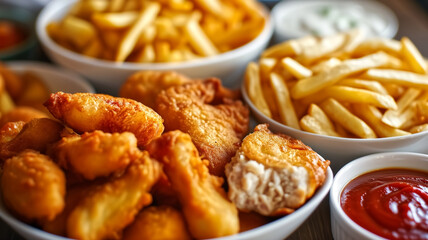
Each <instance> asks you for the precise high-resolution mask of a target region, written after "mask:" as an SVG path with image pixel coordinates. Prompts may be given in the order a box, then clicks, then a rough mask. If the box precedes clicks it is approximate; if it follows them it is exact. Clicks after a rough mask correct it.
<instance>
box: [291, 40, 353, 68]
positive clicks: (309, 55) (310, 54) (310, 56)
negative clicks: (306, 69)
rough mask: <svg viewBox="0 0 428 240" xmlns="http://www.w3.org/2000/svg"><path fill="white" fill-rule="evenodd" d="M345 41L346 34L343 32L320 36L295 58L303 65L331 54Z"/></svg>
mask: <svg viewBox="0 0 428 240" xmlns="http://www.w3.org/2000/svg"><path fill="white" fill-rule="evenodd" d="M345 42H346V34H344V33H342V34H335V35H331V36H328V37H324V38H321V39H320V40H318V41H317V43H316V44H314V45H311V46H308V47H305V48H303V49H302V53H301V54H299V56H298V57H297V58H296V59H297V61H299V62H301V63H303V64H305V65H309V64H311V63H313V62H315V61H317V60H319V59H322V58H325V57H327V56H329V55H331V54H333V53H334V52H335V51H337V50H338V49H339V48H340V47H342V46H343V45H344V44H345Z"/></svg>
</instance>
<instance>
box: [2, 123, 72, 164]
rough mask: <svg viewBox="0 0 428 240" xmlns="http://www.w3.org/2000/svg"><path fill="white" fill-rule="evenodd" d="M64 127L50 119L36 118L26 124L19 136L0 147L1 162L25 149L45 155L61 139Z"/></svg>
mask: <svg viewBox="0 0 428 240" xmlns="http://www.w3.org/2000/svg"><path fill="white" fill-rule="evenodd" d="M63 129H64V125H62V124H61V123H59V122H58V121H55V120H52V119H49V118H35V119H33V120H31V121H29V122H28V123H26V124H25V125H24V126H23V128H22V130H21V131H20V132H19V134H17V135H16V137H14V138H13V139H11V140H10V141H8V142H6V143H4V144H1V145H0V160H1V159H3V160H5V159H7V158H10V157H12V156H15V155H17V154H18V153H20V152H21V151H23V150H25V149H33V150H37V151H39V152H42V153H44V152H45V150H46V148H47V146H48V145H49V144H51V143H54V142H56V141H58V140H60V139H61V137H60V134H61V131H62V130H63Z"/></svg>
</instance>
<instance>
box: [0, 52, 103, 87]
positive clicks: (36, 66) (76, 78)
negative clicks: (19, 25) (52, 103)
mask: <svg viewBox="0 0 428 240" xmlns="http://www.w3.org/2000/svg"><path fill="white" fill-rule="evenodd" d="M5 64H6V66H8V67H9V68H11V69H12V70H17V69H20V68H22V69H25V70H24V71H31V72H35V73H41V76H40V77H41V80H42V81H44V82H45V83H46V84H47V85H48V86H47V87H48V88H49V87H50V86H49V84H48V81H49V80H46V81H45V80H44V79H45V78H44V77H43V73H49V74H52V75H58V76H64V77H65V78H66V79H67V81H69V82H73V84H76V85H77V86H78V87H79V88H82V89H85V90H86V92H88V93H95V92H96V91H95V89H94V87H93V86H92V85H91V84H90V83H89V82H88V81H86V80H85V79H84V78H82V77H81V76H80V75H78V74H76V73H74V72H72V71H70V70H68V69H65V68H63V67H61V66H57V65H52V64H48V63H45V62H38V61H27V60H22V61H21V60H18V61H15V60H13V61H7V62H5ZM18 71H21V70H18ZM60 80H61V79H60ZM60 80H59V81H60Z"/></svg>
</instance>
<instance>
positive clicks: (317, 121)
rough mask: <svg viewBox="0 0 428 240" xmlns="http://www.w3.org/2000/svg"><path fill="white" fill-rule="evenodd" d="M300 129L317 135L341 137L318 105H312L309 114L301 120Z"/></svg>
mask: <svg viewBox="0 0 428 240" xmlns="http://www.w3.org/2000/svg"><path fill="white" fill-rule="evenodd" d="M300 127H301V128H302V129H303V130H305V131H307V132H311V133H317V134H322V135H327V136H334V137H339V136H340V135H339V133H337V132H336V130H335V129H334V125H333V123H332V122H331V121H330V119H329V118H328V117H327V115H326V114H325V113H324V111H323V110H322V109H321V108H320V107H318V105H316V104H311V105H310V106H309V109H308V114H307V115H305V116H303V117H302V118H301V119H300Z"/></svg>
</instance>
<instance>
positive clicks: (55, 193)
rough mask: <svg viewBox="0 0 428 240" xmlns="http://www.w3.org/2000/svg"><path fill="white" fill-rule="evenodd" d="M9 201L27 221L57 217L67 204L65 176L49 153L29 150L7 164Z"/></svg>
mask: <svg viewBox="0 0 428 240" xmlns="http://www.w3.org/2000/svg"><path fill="white" fill-rule="evenodd" d="M0 183H1V190H2V195H3V200H4V203H5V205H6V206H7V207H8V208H9V210H11V211H12V212H13V213H16V214H17V215H18V216H19V217H20V218H21V219H22V220H24V221H29V222H31V221H34V220H35V221H46V220H52V219H54V218H55V217H56V216H57V215H58V214H59V213H61V211H62V210H63V208H64V206H65V200H64V199H65V191H66V190H65V176H64V173H63V172H62V170H61V169H60V168H59V166H57V165H56V164H55V163H54V162H53V161H52V160H51V159H50V158H49V157H48V156H47V155H44V154H41V153H39V152H37V151H34V150H30V149H28V150H25V151H23V152H21V153H19V154H18V155H17V156H14V157H12V158H9V159H7V160H6V161H5V163H4V166H3V173H2V175H1V181H0Z"/></svg>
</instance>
